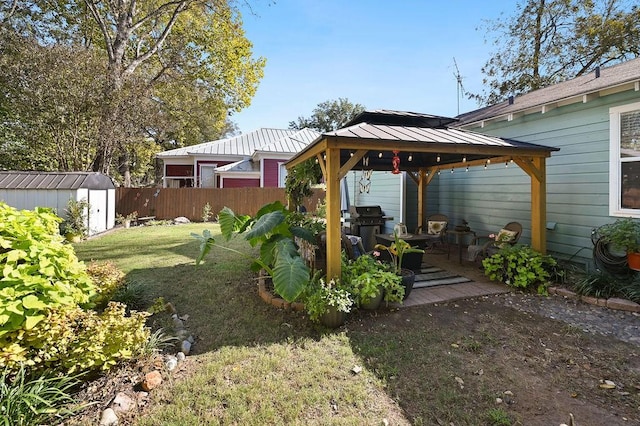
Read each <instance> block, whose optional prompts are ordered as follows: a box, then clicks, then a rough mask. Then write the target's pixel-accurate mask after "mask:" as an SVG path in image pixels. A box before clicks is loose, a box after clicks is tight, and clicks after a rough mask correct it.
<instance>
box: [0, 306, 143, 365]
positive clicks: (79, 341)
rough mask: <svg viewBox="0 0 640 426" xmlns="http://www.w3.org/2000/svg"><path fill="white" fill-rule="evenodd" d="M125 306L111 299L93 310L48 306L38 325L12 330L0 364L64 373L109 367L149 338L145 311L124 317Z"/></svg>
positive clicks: (136, 352) (0, 354)
mask: <svg viewBox="0 0 640 426" xmlns="http://www.w3.org/2000/svg"><path fill="white" fill-rule="evenodd" d="M125 309H126V307H125V305H123V304H120V303H116V302H110V303H109V304H108V305H107V307H106V309H105V310H104V311H103V312H102V313H101V314H98V313H97V312H95V311H91V310H89V311H85V310H82V309H80V308H77V307H76V308H67V309H63V310H52V311H50V312H49V314H48V316H47V318H46V321H43V322H42V323H41V324H40V325H39V326H38V327H34V328H32V329H29V330H24V331H21V332H20V333H12V334H10V335H9V337H11V338H12V340H13V342H12V343H11V344H9V345H7V346H4V347H3V348H2V349H1V350H0V367H7V368H9V369H10V370H14V371H15V370H17V369H18V368H19V367H20V365H21V364H23V365H26V366H29V367H30V368H31V369H32V370H34V371H35V370H45V369H46V370H50V371H59V372H63V373H67V374H68V373H74V372H84V371H93V370H108V369H109V368H111V367H112V366H114V365H116V364H117V363H118V362H119V361H122V360H128V359H132V358H135V357H136V356H137V355H139V354H141V353H142V352H143V350H144V347H145V344H146V342H147V340H148V338H149V330H148V329H147V328H146V327H145V321H146V318H147V317H148V316H149V314H148V313H146V312H132V313H131V315H130V316H125Z"/></svg>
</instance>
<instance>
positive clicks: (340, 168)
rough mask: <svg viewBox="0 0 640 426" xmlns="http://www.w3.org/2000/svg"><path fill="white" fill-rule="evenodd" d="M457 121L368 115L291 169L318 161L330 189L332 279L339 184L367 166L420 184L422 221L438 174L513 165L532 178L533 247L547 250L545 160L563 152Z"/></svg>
mask: <svg viewBox="0 0 640 426" xmlns="http://www.w3.org/2000/svg"><path fill="white" fill-rule="evenodd" d="M455 122H456V119H455V118H449V117H441V116H434V115H428V114H421V113H415V112H405V111H391V110H375V111H365V112H363V113H362V114H360V115H358V116H357V117H355V118H354V119H353V120H352V121H351V122H349V123H347V125H346V126H345V127H344V128H342V129H338V130H336V131H333V132H327V133H323V134H322V135H321V136H319V137H318V138H317V139H316V140H315V141H313V142H312V143H310V144H309V145H308V146H307V147H306V148H305V149H303V150H302V151H300V152H299V153H298V154H296V155H295V156H294V157H293V158H291V160H289V161H288V162H287V164H286V166H287V168H291V167H294V166H295V165H297V164H300V163H302V162H304V161H306V160H309V159H312V158H315V159H316V160H317V161H318V162H319V163H320V166H321V168H322V173H323V175H324V179H325V182H326V186H327V196H326V198H327V276H330V277H334V276H339V274H340V256H339V254H337V253H340V211H339V209H340V184H339V182H340V179H341V178H342V177H344V176H345V175H346V174H347V172H348V171H349V170H351V169H352V168H353V167H355V166H356V165H358V164H360V162H362V166H363V167H365V168H367V169H370V170H392V159H393V157H394V156H395V155H397V156H398V157H399V158H400V170H402V171H407V172H408V174H409V176H410V177H411V178H412V179H413V180H415V181H416V183H417V184H418V221H419V222H420V223H421V222H422V221H423V218H424V211H425V203H426V197H424V191H425V189H426V186H427V185H428V184H429V182H430V181H431V179H433V176H434V175H435V174H436V173H434V172H436V171H437V170H440V169H453V168H459V167H471V166H477V165H483V164H487V163H488V162H505V161H511V160H512V161H513V162H515V163H516V164H517V165H518V166H519V167H520V168H521V169H523V170H524V171H525V172H526V173H527V174H528V175H529V176H530V178H531V212H532V213H531V214H532V219H531V223H532V229H531V235H532V237H531V240H532V244H531V245H532V247H533V248H534V249H536V250H538V251H540V252H543V253H544V252H545V251H546V234H545V232H544V223H545V218H546V167H545V159H546V158H547V157H549V156H551V152H553V151H558V150H559V148H553V147H547V146H542V145H536V144H531V143H526V142H521V141H516V140H513V139H505V138H500V137H495V136H487V135H483V134H481V133H476V132H472V131H467V130H462V129H459V128H455V127H450V125H452V124H454V123H455Z"/></svg>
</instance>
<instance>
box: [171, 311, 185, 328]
mask: <svg viewBox="0 0 640 426" xmlns="http://www.w3.org/2000/svg"><path fill="white" fill-rule="evenodd" d="M171 319H172V320H173V326H174V327H175V328H176V330H181V329H183V328H184V323H183V322H182V320H181V319H180V318H178V314H173V315H171Z"/></svg>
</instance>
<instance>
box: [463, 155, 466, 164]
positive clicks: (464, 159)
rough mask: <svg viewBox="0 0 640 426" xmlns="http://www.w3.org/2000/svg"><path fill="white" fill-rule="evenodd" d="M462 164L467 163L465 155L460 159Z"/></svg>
mask: <svg viewBox="0 0 640 426" xmlns="http://www.w3.org/2000/svg"><path fill="white" fill-rule="evenodd" d="M462 162H463V163H466V162H467V156H466V155H465V156H464V157H462Z"/></svg>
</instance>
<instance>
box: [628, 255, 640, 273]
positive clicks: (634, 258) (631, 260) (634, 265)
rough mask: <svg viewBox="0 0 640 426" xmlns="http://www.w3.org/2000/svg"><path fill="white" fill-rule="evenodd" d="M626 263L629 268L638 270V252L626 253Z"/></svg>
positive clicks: (639, 258)
mask: <svg viewBox="0 0 640 426" xmlns="http://www.w3.org/2000/svg"><path fill="white" fill-rule="evenodd" d="M627 263H628V264H629V269H633V270H634V271H640V253H627Z"/></svg>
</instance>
